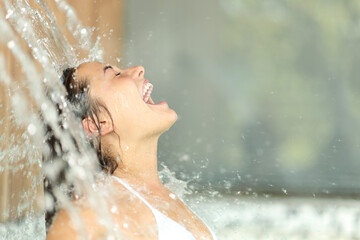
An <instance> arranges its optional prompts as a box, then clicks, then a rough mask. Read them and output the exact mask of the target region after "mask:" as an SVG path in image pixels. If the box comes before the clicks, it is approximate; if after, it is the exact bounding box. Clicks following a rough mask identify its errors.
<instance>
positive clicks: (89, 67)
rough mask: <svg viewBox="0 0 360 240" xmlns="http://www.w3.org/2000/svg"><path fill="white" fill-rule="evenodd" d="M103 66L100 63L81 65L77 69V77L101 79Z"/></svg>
mask: <svg viewBox="0 0 360 240" xmlns="http://www.w3.org/2000/svg"><path fill="white" fill-rule="evenodd" d="M104 66H105V64H103V63H100V62H88V63H82V64H80V66H79V67H78V68H77V74H76V75H77V76H78V77H88V78H90V79H94V78H101V77H102V76H103V74H104V73H103V69H104Z"/></svg>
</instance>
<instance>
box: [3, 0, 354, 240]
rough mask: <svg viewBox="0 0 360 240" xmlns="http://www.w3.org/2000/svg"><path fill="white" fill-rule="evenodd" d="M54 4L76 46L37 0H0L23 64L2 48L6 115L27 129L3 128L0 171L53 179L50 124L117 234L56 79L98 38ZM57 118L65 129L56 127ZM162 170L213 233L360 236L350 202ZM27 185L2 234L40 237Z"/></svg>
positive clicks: (72, 175) (75, 177) (93, 49)
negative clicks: (228, 186) (201, 187)
mask: <svg viewBox="0 0 360 240" xmlns="http://www.w3.org/2000/svg"><path fill="white" fill-rule="evenodd" d="M55 3H56V6H57V7H58V9H60V10H61V11H63V12H64V14H65V15H66V16H67V22H66V27H67V29H68V31H69V32H71V33H72V34H73V35H74V38H75V39H77V41H78V42H77V44H76V45H75V46H71V45H70V44H69V43H68V41H67V40H66V39H65V37H64V35H63V34H62V32H61V31H60V29H59V27H58V26H57V25H56V22H55V18H54V15H53V13H52V12H51V11H50V9H49V7H48V6H47V5H46V4H45V3H44V1H43V0H36V1H34V2H30V1H28V0H18V1H9V0H1V4H2V5H3V6H4V8H1V9H0V34H1V38H0V43H1V44H3V45H4V46H6V48H7V49H8V50H9V51H10V52H11V54H12V56H13V57H14V58H15V59H16V61H17V63H18V64H19V66H21V69H19V71H21V73H22V74H23V78H22V81H21V82H17V81H14V80H13V79H12V77H11V74H10V72H8V70H7V69H8V67H9V66H7V61H6V59H5V56H3V55H0V81H1V84H2V85H3V86H5V87H6V88H7V93H8V94H9V96H10V99H11V104H10V105H8V106H7V108H8V110H9V112H10V113H11V114H10V116H7V117H8V119H9V120H11V121H12V122H14V123H16V125H18V126H19V129H25V131H24V133H23V134H22V135H21V139H20V140H19V139H17V138H16V136H15V135H10V137H8V138H7V139H4V134H2V133H1V134H2V136H1V141H6V142H8V147H7V149H5V150H4V151H3V152H1V153H0V161H2V163H4V162H5V161H6V164H1V165H0V172H4V171H11V172H17V171H23V172H25V173H26V169H27V168H33V167H34V166H35V167H38V168H41V169H42V171H41V173H39V174H37V175H33V176H31V177H30V179H31V181H32V186H38V185H39V184H42V181H43V175H46V176H48V177H50V178H56V177H57V175H58V174H59V173H60V171H61V170H62V169H63V168H64V167H65V165H64V164H63V162H62V161H60V160H59V161H54V162H52V163H46V162H45V163H43V162H42V160H41V154H47V153H48V151H49V150H48V149H47V148H46V145H44V141H45V133H46V127H47V126H50V127H51V128H52V129H53V131H54V133H55V135H56V137H57V138H59V139H60V140H61V144H62V147H63V148H64V149H65V150H66V155H65V156H64V159H66V161H67V163H68V164H69V165H70V168H69V169H67V175H66V176H67V178H66V181H68V182H71V183H73V184H74V188H75V189H76V191H77V192H81V193H84V194H86V195H88V196H90V197H89V198H90V199H91V201H90V203H91V205H92V207H93V209H94V210H95V211H97V214H98V215H99V216H100V219H101V221H102V223H105V224H104V225H105V226H107V227H108V236H107V238H106V239H121V234H120V233H119V232H118V231H117V228H116V227H115V226H113V224H112V222H111V221H110V220H109V219H110V218H109V213H108V212H107V211H104V209H107V207H106V206H105V205H104V204H105V203H104V201H103V199H104V198H105V196H106V194H107V192H106V191H103V192H102V193H101V194H99V191H97V189H96V184H95V182H96V180H97V175H95V174H89V173H94V172H95V171H96V170H95V169H96V164H97V163H96V162H97V160H96V156H95V154H94V153H93V152H92V150H91V149H90V148H89V147H88V145H87V144H86V141H85V136H84V132H83V131H82V130H81V129H82V127H81V126H80V123H79V122H78V121H77V120H76V118H75V117H74V116H73V113H72V110H71V109H70V108H69V105H68V104H67V101H66V100H65V97H64V96H65V89H64V88H63V86H62V84H61V82H59V77H60V73H61V70H62V69H63V68H64V67H66V66H76V65H78V64H79V63H80V62H81V61H84V59H79V58H78V56H77V55H76V53H77V52H79V51H80V50H81V51H86V52H87V54H88V58H87V59H86V60H99V61H101V59H102V52H103V51H102V49H101V46H100V44H99V38H97V41H96V42H92V41H91V33H92V29H91V28H89V27H84V26H83V25H82V24H81V23H80V21H79V20H78V18H77V16H76V12H75V11H74V9H73V8H72V7H71V6H70V5H69V4H68V3H67V2H66V1H64V0H55ZM29 49H30V50H31V53H30V54H29V51H28V50H29ZM57 106H60V108H61V109H62V113H61V114H59V113H58V112H57V110H56V109H57ZM0 121H5V120H4V119H0ZM59 121H62V123H63V126H64V128H60V126H59V124H58V123H59ZM73 139H74V140H75V142H76V143H77V146H78V148H75V146H74V140H73ZM25 156H26V159H27V162H26V163H25V164H24V163H22V162H21V161H20V160H21V159H23V158H24V157H25ZM20 162H21V164H20ZM161 176H162V179H163V181H164V182H166V184H167V186H168V187H169V188H170V189H171V190H173V191H175V192H176V193H177V194H178V195H179V196H182V197H184V198H185V201H186V203H187V204H188V205H190V206H191V207H192V208H193V209H194V210H195V212H197V213H198V214H199V215H200V216H202V217H203V218H204V220H205V221H207V222H208V223H210V225H211V226H213V227H214V229H215V231H216V232H217V233H218V235H219V239H360V231H359V230H358V229H359V227H360V210H359V209H360V208H359V207H360V204H358V203H357V202H356V201H338V200H326V199H323V200H316V199H315V198H314V199H312V200H309V199H300V198H297V199H293V200H288V201H286V200H283V199H277V198H271V199H269V198H268V197H267V196H257V195H254V194H251V193H250V194H245V197H244V193H239V195H238V196H227V195H222V194H220V193H218V192H216V191H210V192H208V193H207V194H203V195H201V194H188V193H190V192H192V191H191V189H190V190H189V189H188V188H187V185H186V182H183V181H179V180H176V179H175V178H174V174H173V173H171V171H170V170H169V169H167V168H166V167H164V170H162V172H161ZM29 191H30V192H27V193H24V194H23V195H22V198H23V201H22V202H21V204H20V205H19V207H18V209H17V210H18V213H19V215H22V216H23V217H22V218H19V219H20V220H17V221H15V222H9V223H6V224H0V239H33V240H35V239H44V238H45V221H44V214H43V212H42V211H40V212H39V211H36V210H35V209H30V211H27V213H26V214H25V215H23V214H21V213H22V212H23V211H24V209H25V208H28V206H29V205H30V206H35V205H36V204H37V205H41V206H43V207H44V202H43V201H41V200H39V199H38V198H36V197H35V196H36V195H37V193H36V191H37V190H36V188H31V189H30V190H29ZM56 194H57V197H58V200H59V201H60V203H61V204H62V206H64V207H65V208H67V209H68V210H69V212H70V213H72V215H71V217H72V218H73V219H75V221H74V222H75V223H77V225H78V226H76V227H77V228H78V229H80V230H81V229H82V225H81V221H76V219H78V216H77V213H76V211H75V210H74V206H72V204H71V201H68V199H67V198H66V197H65V195H66V193H63V192H57V193H56ZM45 200H46V201H47V203H48V204H50V206H51V203H52V199H51V196H49V195H45ZM34 202H38V203H36V204H35V203H34ZM100 210H101V211H100ZM210 210H211V211H210Z"/></svg>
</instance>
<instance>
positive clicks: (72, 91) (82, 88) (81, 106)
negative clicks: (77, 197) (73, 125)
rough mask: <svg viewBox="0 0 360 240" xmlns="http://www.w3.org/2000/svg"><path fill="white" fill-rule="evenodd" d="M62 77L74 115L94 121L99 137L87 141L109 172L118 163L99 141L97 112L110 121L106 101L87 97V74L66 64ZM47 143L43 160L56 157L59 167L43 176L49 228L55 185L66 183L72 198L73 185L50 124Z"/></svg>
mask: <svg viewBox="0 0 360 240" xmlns="http://www.w3.org/2000/svg"><path fill="white" fill-rule="evenodd" d="M61 81H62V83H63V85H64V87H65V89H66V99H67V101H68V103H69V104H70V109H72V111H73V112H74V114H75V116H76V117H77V118H79V119H80V120H84V119H86V118H88V117H89V118H90V119H91V120H92V121H93V122H94V123H95V126H96V128H97V131H98V137H97V139H91V140H90V141H89V144H90V146H91V147H92V148H93V149H94V150H95V152H96V154H97V158H98V161H99V167H100V168H101V169H102V170H103V172H105V173H107V174H112V173H113V172H114V171H115V169H116V168H117V167H118V163H117V161H116V159H115V158H114V157H112V155H111V154H110V153H109V151H108V150H107V149H106V148H105V149H104V148H103V147H102V145H101V127H100V118H99V113H100V112H105V113H106V114H108V116H109V117H110V119H111V121H112V117H111V114H110V112H109V110H108V109H107V108H106V106H105V104H103V103H101V101H99V100H98V99H95V98H91V97H90V94H89V90H90V85H89V79H87V78H86V77H82V78H79V77H76V68H66V69H65V70H64V71H63V72H62V76H61ZM57 111H58V114H59V116H61V115H62V113H63V109H62V108H61V107H60V106H59V105H57ZM59 125H60V127H62V128H64V123H63V122H62V121H61V120H59ZM72 138H73V139H72V140H73V143H74V145H75V147H76V148H77V149H78V146H77V143H76V141H75V138H74V137H72ZM46 145H47V147H48V150H49V151H48V154H46V155H45V154H43V160H44V163H45V164H52V165H54V163H55V161H57V164H56V167H59V169H57V170H58V171H57V174H56V176H51V177H49V176H45V179H44V190H45V193H46V195H47V196H48V197H50V198H51V199H52V201H53V204H52V206H50V207H49V206H47V209H46V215H45V221H46V229H47V230H48V229H49V227H50V226H51V223H52V220H53V217H54V216H55V214H56V212H57V211H58V206H57V200H56V196H55V193H54V190H55V188H59V187H61V186H65V188H66V189H67V195H68V197H69V198H71V197H72V196H73V185H72V184H71V183H69V182H68V180H67V172H68V170H69V168H70V166H69V164H68V162H67V161H66V160H65V159H64V156H66V154H67V153H66V152H65V151H64V150H63V148H62V145H61V141H60V139H58V138H57V137H56V136H55V134H54V131H53V130H52V128H51V127H50V125H46ZM65 158H66V157H65ZM59 163H60V164H59ZM51 167H53V166H51Z"/></svg>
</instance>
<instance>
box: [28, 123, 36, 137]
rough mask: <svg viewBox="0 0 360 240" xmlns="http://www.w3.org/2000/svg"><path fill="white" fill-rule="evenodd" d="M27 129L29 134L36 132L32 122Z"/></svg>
mask: <svg viewBox="0 0 360 240" xmlns="http://www.w3.org/2000/svg"><path fill="white" fill-rule="evenodd" d="M27 130H28V132H29V134H30V135H34V134H35V133H36V127H35V125H34V124H32V123H30V124H29V126H28V128H27Z"/></svg>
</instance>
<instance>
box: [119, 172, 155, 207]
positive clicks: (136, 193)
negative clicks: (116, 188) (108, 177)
mask: <svg viewBox="0 0 360 240" xmlns="http://www.w3.org/2000/svg"><path fill="white" fill-rule="evenodd" d="M112 177H114V178H115V179H116V180H117V181H118V182H119V183H120V184H121V185H123V186H124V187H125V188H126V189H127V190H129V191H130V192H131V193H133V194H134V195H135V196H137V197H138V198H139V199H140V200H141V201H143V202H144V203H145V205H146V206H148V207H149V208H150V209H151V211H152V212H153V211H154V208H153V207H152V206H151V205H150V203H149V202H148V201H146V200H145V198H143V197H142V196H140V194H139V193H138V192H136V191H135V190H134V189H133V188H132V187H130V185H129V184H128V183H126V182H125V181H124V180H122V179H120V178H118V177H116V176H114V175H112Z"/></svg>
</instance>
